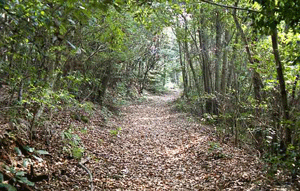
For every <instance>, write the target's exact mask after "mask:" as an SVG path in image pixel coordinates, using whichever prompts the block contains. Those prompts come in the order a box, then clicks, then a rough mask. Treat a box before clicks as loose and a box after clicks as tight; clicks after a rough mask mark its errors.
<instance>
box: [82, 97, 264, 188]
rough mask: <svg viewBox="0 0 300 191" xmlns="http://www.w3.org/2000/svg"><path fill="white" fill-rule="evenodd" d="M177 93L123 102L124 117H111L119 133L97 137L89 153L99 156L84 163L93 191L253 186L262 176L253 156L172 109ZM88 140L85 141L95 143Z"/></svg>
mask: <svg viewBox="0 0 300 191" xmlns="http://www.w3.org/2000/svg"><path fill="white" fill-rule="evenodd" d="M178 96H179V92H178V91H173V92H170V93H168V94H165V95H162V96H153V95H149V96H148V97H147V101H145V102H143V103H139V104H131V105H127V106H123V107H122V108H121V112H122V117H121V118H115V119H111V120H110V121H109V125H110V126H111V127H115V128H117V127H121V128H122V130H121V131H120V132H119V134H118V135H117V136H113V135H110V136H108V137H109V139H103V140H102V139H101V143H99V140H98V143H97V144H98V146H97V147H94V149H95V150H93V151H92V152H93V153H94V155H95V156H96V157H97V158H98V159H99V160H98V161H97V162H94V164H93V163H90V164H88V167H89V169H91V171H92V173H93V175H94V186H95V190H246V189H249V188H254V187H255V186H254V185H255V184H254V183H256V184H257V182H259V179H260V176H261V175H260V168H261V165H260V163H259V162H258V160H257V158H256V157H254V156H250V155H248V154H246V153H245V152H244V151H243V150H239V149H235V148H233V147H231V146H229V145H226V144H219V143H218V142H217V140H216V139H215V138H214V136H213V135H211V133H210V132H212V131H211V130H209V127H206V126H203V125H200V124H199V123H196V122H194V121H193V120H192V119H191V118H189V117H188V116H187V115H186V114H184V113H179V112H176V111H175V110H174V109H172V108H173V107H172V101H173V100H175V99H176V98H178ZM108 132H109V130H108ZM90 136H93V135H90ZM94 136H96V132H95V134H94ZM89 140H93V138H91V137H90V139H89ZM88 142H89V141H87V142H86V143H85V144H89V145H90V146H91V145H93V144H92V143H88Z"/></svg>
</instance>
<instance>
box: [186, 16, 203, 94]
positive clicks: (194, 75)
mask: <svg viewBox="0 0 300 191" xmlns="http://www.w3.org/2000/svg"><path fill="white" fill-rule="evenodd" d="M184 20H185V37H186V38H187V32H188V31H187V30H188V29H187V20H186V19H185V17H184ZM184 50H185V55H186V60H187V62H188V64H189V66H190V68H191V72H192V75H193V79H194V83H195V86H196V90H197V93H198V95H200V93H201V90H200V85H199V81H198V76H197V74H196V71H195V69H194V66H193V63H192V59H191V56H190V52H189V47H188V42H187V40H186V39H185V41H184Z"/></svg>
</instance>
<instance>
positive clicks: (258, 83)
mask: <svg viewBox="0 0 300 191" xmlns="http://www.w3.org/2000/svg"><path fill="white" fill-rule="evenodd" d="M235 5H236V6H237V3H236V4H235ZM232 16H233V19H234V22H235V25H236V27H237V29H238V31H239V33H240V34H241V37H242V40H243V41H244V44H245V49H246V52H247V55H248V60H249V62H250V63H251V64H254V61H253V58H252V56H251V51H250V48H249V45H248V42H247V38H246V35H245V33H244V31H243V29H242V27H241V25H240V23H239V21H238V19H237V16H236V9H234V10H233V14H232ZM252 70H253V72H252V81H253V86H254V97H255V99H256V100H257V105H259V104H260V102H261V96H260V89H261V86H262V82H261V77H260V75H259V73H258V72H256V70H255V69H252Z"/></svg>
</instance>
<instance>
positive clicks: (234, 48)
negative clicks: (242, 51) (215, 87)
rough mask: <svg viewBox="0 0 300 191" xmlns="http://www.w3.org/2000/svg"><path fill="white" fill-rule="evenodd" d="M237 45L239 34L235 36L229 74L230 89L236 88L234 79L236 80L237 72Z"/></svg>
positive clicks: (228, 85)
mask: <svg viewBox="0 0 300 191" xmlns="http://www.w3.org/2000/svg"><path fill="white" fill-rule="evenodd" d="M237 43H238V34H236V36H235V42H234V45H233V47H232V58H231V61H230V66H229V73H228V78H227V87H228V88H230V87H234V86H232V79H234V72H235V63H236V51H237V47H236V46H237Z"/></svg>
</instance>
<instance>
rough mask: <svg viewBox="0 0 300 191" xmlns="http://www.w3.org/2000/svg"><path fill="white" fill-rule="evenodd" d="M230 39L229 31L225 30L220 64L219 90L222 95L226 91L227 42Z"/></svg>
mask: <svg viewBox="0 0 300 191" xmlns="http://www.w3.org/2000/svg"><path fill="white" fill-rule="evenodd" d="M229 40H230V36H229V31H228V30H225V48H224V53H223V65H222V76H221V92H222V94H223V95H224V94H225V93H226V79H227V78H226V74H227V60H228V58H227V57H228V47H227V46H228V43H229Z"/></svg>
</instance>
